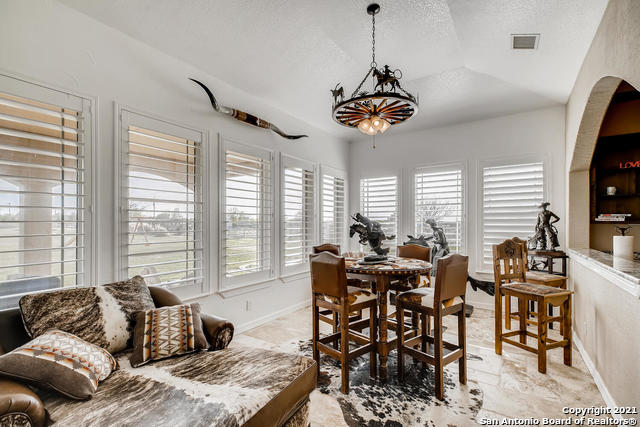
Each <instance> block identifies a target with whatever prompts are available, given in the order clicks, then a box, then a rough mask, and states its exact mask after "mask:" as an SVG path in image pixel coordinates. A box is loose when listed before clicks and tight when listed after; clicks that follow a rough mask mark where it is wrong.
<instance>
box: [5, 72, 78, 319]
mask: <svg viewBox="0 0 640 427" xmlns="http://www.w3.org/2000/svg"><path fill="white" fill-rule="evenodd" d="M16 82H17V81H16ZM6 83H7V85H8V86H13V85H12V83H14V82H9V81H6ZM19 83H20V84H17V85H16V86H20V88H21V89H24V92H25V93H28V94H29V95H30V96H32V95H33V96H37V97H38V100H37V101H36V100H33V99H27V98H23V97H20V96H14V95H11V94H9V93H2V92H0V310H1V309H6V308H10V307H13V306H16V305H17V302H18V300H19V298H20V296H22V295H24V294H26V293H33V292H36V291H41V290H46V289H52V288H59V287H67V286H81V285H85V284H87V283H89V282H90V277H88V273H89V272H88V271H87V270H88V268H89V265H88V264H89V252H90V251H89V249H90V248H89V241H90V240H89V239H90V236H89V235H88V234H89V228H90V227H89V226H88V218H89V216H90V215H89V212H88V197H89V195H88V190H89V189H90V186H89V185H87V180H88V176H89V173H88V170H87V169H88V167H89V163H90V156H88V152H89V147H88V146H89V143H90V141H87V140H85V132H84V128H85V126H86V125H87V123H90V120H89V119H88V116H89V114H90V112H89V106H88V105H87V106H86V107H83V106H84V105H85V102H83V99H82V98H78V97H75V96H73V95H70V94H65V96H64V97H63V98H64V101H65V103H64V104H62V103H61V104H51V103H48V102H51V100H54V101H55V100H57V99H58V98H60V95H61V93H60V92H57V91H53V90H49V89H46V88H43V87H40V86H36V85H30V84H27V83H24V82H19ZM19 92H22V91H19ZM69 104H72V105H73V106H74V107H75V109H70V108H68V107H65V106H64V105H69Z"/></svg>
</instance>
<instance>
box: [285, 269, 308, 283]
mask: <svg viewBox="0 0 640 427" xmlns="http://www.w3.org/2000/svg"><path fill="white" fill-rule="evenodd" d="M309 274H310V270H305V271H300V272H298V273H290V274H284V275H282V276H280V277H279V279H280V281H281V282H282V283H289V282H294V281H296V280H300V279H305V278H308V277H309Z"/></svg>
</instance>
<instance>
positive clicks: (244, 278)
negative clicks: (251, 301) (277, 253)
mask: <svg viewBox="0 0 640 427" xmlns="http://www.w3.org/2000/svg"><path fill="white" fill-rule="evenodd" d="M220 158H221V161H222V165H221V170H222V173H221V180H220V181H221V182H220V184H221V202H222V203H221V205H222V206H221V233H220V238H221V248H220V249H221V254H222V259H221V266H220V274H221V276H222V288H227V289H229V288H234V287H238V286H239V284H240V283H243V284H245V285H246V284H249V282H251V281H253V282H258V281H264V280H267V279H269V278H272V277H273V266H272V256H271V254H272V251H273V246H272V245H273V239H272V237H273V235H272V229H273V214H274V212H273V183H272V176H271V169H272V153H271V152H270V151H268V150H264V149H261V148H258V147H251V146H248V145H243V144H239V143H235V142H232V141H228V140H222V144H221V156H220Z"/></svg>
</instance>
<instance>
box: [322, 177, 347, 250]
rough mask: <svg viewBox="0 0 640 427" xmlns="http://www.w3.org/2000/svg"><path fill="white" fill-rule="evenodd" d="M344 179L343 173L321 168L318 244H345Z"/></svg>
mask: <svg viewBox="0 0 640 427" xmlns="http://www.w3.org/2000/svg"><path fill="white" fill-rule="evenodd" d="M345 177H346V173H344V172H341V171H337V170H333V169H331V168H328V167H326V166H323V167H322V182H321V195H320V203H321V208H320V219H321V226H320V243H333V244H334V245H344V243H345V239H346V221H345V220H346V218H345Z"/></svg>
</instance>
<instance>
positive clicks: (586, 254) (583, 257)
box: [567, 249, 640, 298]
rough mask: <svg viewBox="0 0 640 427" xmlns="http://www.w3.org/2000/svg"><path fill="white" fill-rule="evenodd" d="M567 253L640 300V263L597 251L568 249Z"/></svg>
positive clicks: (574, 259) (572, 258)
mask: <svg viewBox="0 0 640 427" xmlns="http://www.w3.org/2000/svg"><path fill="white" fill-rule="evenodd" d="M567 253H568V254H569V257H570V258H571V260H573V261H575V262H577V263H580V264H581V265H583V266H585V267H587V268H589V269H591V270H593V271H594V272H596V273H598V274H599V275H601V276H603V277H604V278H606V279H608V280H609V281H610V282H611V283H613V284H615V285H616V286H618V287H620V288H622V289H624V290H625V291H627V292H629V293H630V294H631V295H633V296H635V297H637V298H640V262H638V261H630V260H626V259H622V258H619V257H614V256H613V255H610V254H607V253H604V252H600V251H597V250H595V249H567Z"/></svg>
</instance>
